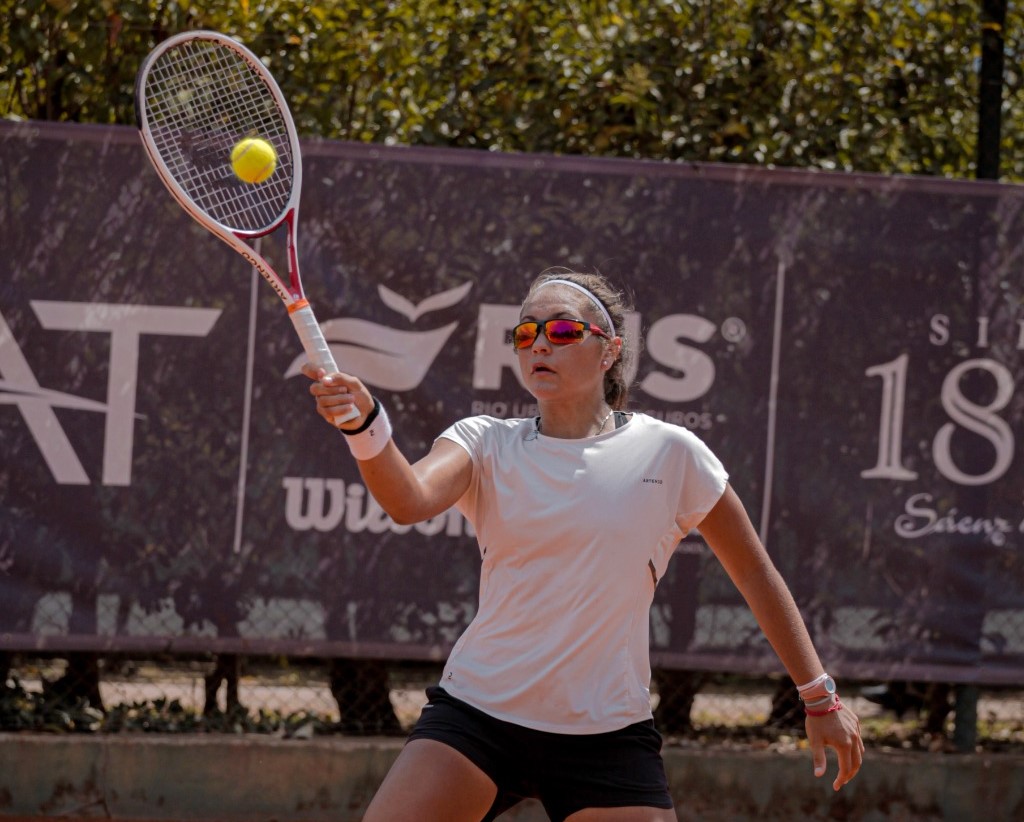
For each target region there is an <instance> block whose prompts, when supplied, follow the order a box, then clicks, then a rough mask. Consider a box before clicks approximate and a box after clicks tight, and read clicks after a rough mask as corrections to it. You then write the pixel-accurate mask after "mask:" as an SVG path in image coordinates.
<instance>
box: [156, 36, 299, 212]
mask: <svg viewBox="0 0 1024 822" xmlns="http://www.w3.org/2000/svg"><path fill="white" fill-rule="evenodd" d="M144 96H145V102H146V109H147V116H148V119H149V124H150V133H151V135H152V139H153V144H154V146H155V148H156V150H157V151H158V153H159V154H160V157H161V159H162V160H163V162H164V164H165V165H166V166H167V168H168V170H169V171H170V173H171V174H172V175H173V177H174V178H175V180H176V181H177V182H178V184H179V185H180V186H181V187H182V188H183V189H184V191H185V193H186V194H187V195H188V196H189V197H190V198H191V199H192V200H193V201H194V202H195V203H196V205H198V206H199V207H200V208H202V209H203V210H204V211H205V212H206V213H207V214H209V215H210V216H211V217H212V218H213V219H215V220H216V221H217V222H219V223H221V224H222V225H225V226H227V227H228V228H231V229H233V230H240V231H254V232H256V231H261V230H265V229H268V228H269V227H271V226H272V225H274V224H276V223H277V221H278V220H279V219H280V217H281V216H282V215H283V214H284V211H285V209H286V208H287V206H288V203H289V201H290V199H291V195H292V187H293V183H294V177H295V174H294V162H293V158H292V149H291V139H290V135H289V129H288V124H287V122H286V119H285V116H284V114H283V113H282V112H281V109H280V108H279V106H278V103H277V100H276V99H275V97H274V95H273V93H272V92H271V90H270V87H269V86H268V85H267V83H266V82H265V81H264V79H263V78H262V77H261V76H260V74H259V73H258V72H257V71H256V70H255V69H254V68H252V67H251V66H250V65H249V64H248V63H247V62H246V61H245V59H244V58H243V57H242V56H241V55H239V54H237V53H236V52H234V51H233V50H232V49H231V48H229V47H227V46H224V45H219V44H215V43H210V42H204V41H188V42H185V43H182V44H180V45H179V46H177V47H176V48H174V49H172V50H170V51H168V52H166V53H165V54H164V55H162V56H161V58H160V59H158V60H157V61H156V62H155V63H154V64H153V66H152V67H151V69H150V71H149V74H148V76H147V79H146V87H145V95H144ZM245 137H260V138H262V139H264V140H266V141H267V142H269V143H270V144H271V145H272V146H273V147H274V149H275V151H276V152H277V167H276V168H275V170H274V173H273V174H272V175H271V176H270V178H269V179H268V180H267V181H266V182H263V183H260V184H257V185H251V184H249V183H245V182H243V181H241V180H239V179H238V177H236V176H235V174H234V172H233V171H232V169H231V151H232V149H233V148H234V146H235V145H236V144H237V143H238V141H239V140H241V139H243V138H245Z"/></svg>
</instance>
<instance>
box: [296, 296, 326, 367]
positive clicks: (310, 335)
mask: <svg viewBox="0 0 1024 822" xmlns="http://www.w3.org/2000/svg"><path fill="white" fill-rule="evenodd" d="M288 316H289V317H291V318H292V325H294V326H295V330H296V331H297V332H298V334H299V339H300V340H302V347H303V348H304V349H305V350H306V356H307V357H309V359H310V362H312V363H313V365H315V366H316V367H317V368H322V369H323V370H324V371H326V372H327V373H328V374H330V373H332V372H334V371H337V370H338V366H337V365H336V364H335V362H334V356H333V355H332V354H331V349H330V346H328V345H327V340H325V339H324V332H323V331H321V330H320V323H318V322H317V321H316V317H315V316H313V309H312V308H310V307H309V304H308V303H307V304H306V305H304V306H302V308H297V309H295V310H294V311H289V312H288Z"/></svg>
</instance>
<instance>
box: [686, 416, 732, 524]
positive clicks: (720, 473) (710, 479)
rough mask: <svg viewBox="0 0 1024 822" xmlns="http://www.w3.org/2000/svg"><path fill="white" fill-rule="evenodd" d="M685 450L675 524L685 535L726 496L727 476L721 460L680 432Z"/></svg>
mask: <svg viewBox="0 0 1024 822" xmlns="http://www.w3.org/2000/svg"><path fill="white" fill-rule="evenodd" d="M680 431H681V433H682V435H683V447H684V449H685V453H684V457H683V461H682V467H683V482H682V488H681V490H680V493H679V507H678V508H677V509H676V523H677V524H678V525H679V527H680V529H682V531H683V533H684V534H687V533H689V532H690V531H692V530H693V529H694V528H696V527H697V526H698V525H699V524H700V522H701V520H703V519H704V517H706V516H707V514H708V512H709V511H710V510H711V509H712V508H714V507H715V504H716V503H717V502H718V500H719V499H721V497H722V494H724V493H725V486H726V484H727V483H728V481H729V473H728V472H727V471H726V470H725V466H724V465H722V462H721V460H719V459H718V457H716V456H715V454H714V452H712V450H711V449H710V448H708V446H707V445H705V444H704V442H703V441H702V440H701V439H700V438H699V437H697V435H696V434H694V433H693V432H691V431H688V430H686V429H680Z"/></svg>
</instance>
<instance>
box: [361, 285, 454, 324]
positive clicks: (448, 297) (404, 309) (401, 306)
mask: <svg viewBox="0 0 1024 822" xmlns="http://www.w3.org/2000/svg"><path fill="white" fill-rule="evenodd" d="M472 287H473V283H472V282H467V283H463V284H462V285H460V286H456V287H455V288H452V289H450V290H448V291H442V292H441V293H440V294H432V295H431V296H429V297H427V298H426V299H425V300H424V301H423V302H421V303H419V304H418V305H417V304H415V303H413V302H412V301H411V300H408V299H406V298H405V297H403V296H402V295H401V294H399V293H397V292H395V291H392V290H391V289H390V288H388V287H387V286H386V285H378V286H377V293H378V294H380V299H381V302H382V303H384V305H386V306H387V307H388V308H390V309H391V310H392V311H397V312H398V313H399V314H401V315H402V316H404V317H408V318H409V320H410V321H411V322H416V320H418V319H419V318H420V317H422V316H423V315H424V314H426V313H427V312H428V311H440V310H441V309H442V308H450V307H451V306H453V305H456V304H458V303H460V302H462V300H463V298H464V297H465V296H466V295H467V294H468V293H469V289H471V288H472Z"/></svg>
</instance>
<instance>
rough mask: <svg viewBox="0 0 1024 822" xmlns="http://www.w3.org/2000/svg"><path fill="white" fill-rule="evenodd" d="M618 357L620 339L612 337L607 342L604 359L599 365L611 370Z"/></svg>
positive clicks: (620, 353)
mask: <svg viewBox="0 0 1024 822" xmlns="http://www.w3.org/2000/svg"><path fill="white" fill-rule="evenodd" d="M620 356H622V337H613V338H612V339H611V340H609V341H608V348H607V350H606V351H605V356H604V359H602V360H601V365H603V366H604V367H605V368H611V367H612V365H613V364H614V363H615V361H616V360H617V359H618V358H619V357H620Z"/></svg>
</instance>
